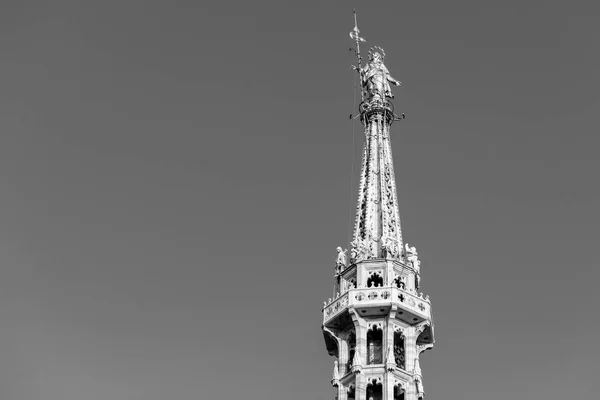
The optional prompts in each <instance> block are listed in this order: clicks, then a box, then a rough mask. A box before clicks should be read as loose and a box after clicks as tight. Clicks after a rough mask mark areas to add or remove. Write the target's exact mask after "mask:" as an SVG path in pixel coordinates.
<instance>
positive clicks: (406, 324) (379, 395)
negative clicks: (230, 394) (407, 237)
mask: <svg viewBox="0 0 600 400" xmlns="http://www.w3.org/2000/svg"><path fill="white" fill-rule="evenodd" d="M359 35H360V32H359V30H358V27H357V25H356V14H355V26H354V29H353V30H352V31H351V32H350V37H351V38H352V39H353V40H355V41H356V55H357V59H358V65H357V66H355V67H354V69H355V70H356V71H357V72H358V74H359V76H360V81H361V88H362V90H361V100H362V101H361V103H360V106H359V116H360V121H361V122H362V124H363V125H364V127H365V144H364V151H363V159H362V168H361V175H360V185H359V193H358V207H357V214H356V224H355V227H354V232H353V238H352V243H351V248H350V254H349V257H348V258H347V257H346V250H343V249H342V247H338V248H337V256H336V259H335V267H334V273H333V276H334V290H333V292H334V293H335V296H334V298H333V299H331V298H330V299H329V300H328V301H326V302H325V304H324V305H323V324H322V329H323V336H324V338H325V346H326V347H327V351H328V352H329V354H330V355H332V356H335V357H337V363H335V364H334V373H333V377H332V380H331V382H332V384H333V385H334V386H335V387H336V388H337V399H338V400H371V399H372V400H397V399H403V400H420V399H422V398H423V396H424V394H425V392H424V390H423V377H422V372H421V368H420V364H419V356H420V354H421V353H422V352H424V351H425V350H428V349H430V348H432V347H433V343H434V337H433V333H434V330H433V318H432V312H431V301H430V300H429V296H423V294H422V293H418V292H417V289H419V285H420V270H421V268H420V261H419V259H418V253H417V250H416V248H415V247H411V246H409V245H408V244H407V243H404V242H403V238H402V231H401V229H400V216H399V212H398V200H397V193H396V182H395V177H394V165H393V160H392V148H391V144H390V127H391V125H392V124H393V122H394V121H397V120H399V119H402V118H403V117H402V118H401V117H398V116H397V115H396V114H394V106H393V104H392V102H391V99H393V97H394V95H393V93H392V90H391V86H392V85H395V86H400V82H399V81H397V80H396V79H394V78H393V77H392V76H391V75H390V72H389V71H388V69H387V67H386V66H385V64H384V61H385V52H384V51H383V49H382V48H380V47H373V48H371V50H370V51H369V61H368V63H367V64H366V65H365V66H362V65H361V60H362V59H361V56H360V48H359V44H360V42H364V41H365V40H364V39H363V38H361V37H360V36H359Z"/></svg>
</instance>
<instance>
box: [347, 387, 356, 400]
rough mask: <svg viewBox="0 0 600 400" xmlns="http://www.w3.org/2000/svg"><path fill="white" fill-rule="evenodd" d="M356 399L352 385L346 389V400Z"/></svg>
mask: <svg viewBox="0 0 600 400" xmlns="http://www.w3.org/2000/svg"><path fill="white" fill-rule="evenodd" d="M355 398H356V388H355V387H354V384H352V385H350V387H349V388H348V400H354V399H355Z"/></svg>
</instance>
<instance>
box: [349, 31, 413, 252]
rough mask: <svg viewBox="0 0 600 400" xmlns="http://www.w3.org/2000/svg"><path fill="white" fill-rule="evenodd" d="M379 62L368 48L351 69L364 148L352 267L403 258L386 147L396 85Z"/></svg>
mask: <svg viewBox="0 0 600 400" xmlns="http://www.w3.org/2000/svg"><path fill="white" fill-rule="evenodd" d="M355 29H357V28H355ZM359 61H360V57H359ZM384 61H385V52H384V51H383V49H382V48H380V47H373V48H371V50H370V51H369V61H368V63H367V65H365V66H364V67H361V66H360V64H359V66H358V67H355V69H356V70H357V71H358V73H359V75H360V80H361V85H362V95H361V98H362V99H363V101H362V102H361V104H360V107H359V111H360V120H361V122H362V123H363V125H364V127H365V143H364V149H363V156H362V167H361V173H360V183H359V189H358V204H357V212H356V222H355V227H354V235H353V240H352V243H351V254H350V255H351V261H353V262H356V261H361V260H365V259H371V258H395V259H401V258H403V252H402V249H403V243H402V230H401V228H400V215H399V212H398V196H397V193H396V179H395V176H394V162H393V159H392V146H391V142H390V127H391V125H392V123H393V122H394V121H395V120H397V119H400V118H399V117H398V116H396V115H395V114H394V106H393V104H392V103H391V101H390V99H392V98H393V97H394V95H393V93H392V91H391V88H390V84H393V85H396V86H400V82H399V81H398V80H396V79H394V78H392V76H391V75H390V73H389V71H388V69H387V68H386V66H385V64H384Z"/></svg>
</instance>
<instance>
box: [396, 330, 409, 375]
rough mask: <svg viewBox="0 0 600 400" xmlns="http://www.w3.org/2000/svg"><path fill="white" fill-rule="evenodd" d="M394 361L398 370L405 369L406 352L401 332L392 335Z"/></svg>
mask: <svg viewBox="0 0 600 400" xmlns="http://www.w3.org/2000/svg"><path fill="white" fill-rule="evenodd" d="M394 361H396V366H397V367H398V368H401V369H406V350H405V347H404V335H402V332H395V333H394Z"/></svg>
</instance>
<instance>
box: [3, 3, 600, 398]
mask: <svg viewBox="0 0 600 400" xmlns="http://www.w3.org/2000/svg"><path fill="white" fill-rule="evenodd" d="M204 3H206V2H203V1H149V0H146V1H123V0H121V1H116V0H103V1H84V0H73V1H59V0H56V1H52V2H45V1H23V0H14V1H12V0H4V1H2V2H1V4H0V171H1V172H2V173H1V174H0V354H1V355H2V356H1V357H0V398H1V399H2V400H5V399H6V400H38V399H39V400H82V399H86V400H88V399H89V400H106V399H127V400H130V399H132V400H133V399H136V400H137V399H140V400H141V399H143V400H165V399H177V400H179V399H181V400H188V399H189V400H192V399H194V400H197V399H202V400H204V399H206V400H209V399H211V400H212V399H222V400H230V399H244V400H265V399H268V400H270V399H273V400H276V399H285V400H308V399H312V400H330V399H333V396H334V391H333V389H332V388H331V386H330V382H329V381H330V379H331V377H330V376H331V371H332V367H333V359H332V358H331V357H329V356H328V355H327V352H326V350H325V345H324V342H323V338H322V334H321V327H320V321H321V314H320V307H321V306H322V303H323V301H324V300H326V299H327V298H328V297H330V296H331V287H332V272H333V261H334V258H335V247H336V246H338V245H343V246H344V247H347V243H348V237H349V224H348V221H349V218H350V219H353V218H354V216H353V215H352V216H351V215H350V212H351V211H353V210H354V208H355V202H356V179H357V177H358V167H357V166H358V164H359V162H360V148H361V146H362V131H361V126H360V124H358V123H357V124H356V125H354V127H353V124H352V122H351V121H349V120H348V115H349V114H350V113H352V112H353V111H355V108H354V107H355V106H354V103H353V101H354V91H353V79H354V76H353V73H352V71H351V70H350V68H349V65H350V64H353V63H355V60H354V59H353V56H352V53H351V52H349V51H348V48H349V47H350V46H351V41H350V39H349V37H348V32H349V31H350V29H351V28H352V6H353V5H352V4H351V2H347V1H344V2H343V1H338V2H334V1H327V2H324V1H302V2H296V3H295V5H289V4H288V2H285V1H269V2H267V1H221V2H214V4H211V5H205V4H204ZM356 5H357V11H358V17H359V27H360V29H361V33H362V35H363V36H364V37H365V38H366V39H367V40H368V43H367V45H369V46H373V45H379V46H382V47H383V48H384V49H385V51H386V54H387V58H386V65H387V67H388V68H389V70H390V72H391V74H392V75H393V76H394V77H395V78H397V79H399V80H400V81H402V82H403V86H402V88H396V89H395V93H396V100H395V105H396V110H397V111H399V112H404V113H405V114H406V116H407V118H406V119H405V120H403V121H401V122H398V123H396V124H394V125H393V128H392V131H393V139H392V140H393V151H394V160H395V170H396V179H397V185H398V192H399V202H400V214H401V217H402V228H403V233H404V236H405V238H406V240H407V241H408V242H409V243H410V244H411V245H414V246H416V247H417V249H418V251H419V255H420V257H421V260H422V264H421V265H422V267H421V268H422V284H423V285H422V289H423V291H424V292H425V293H426V294H429V295H430V296H431V299H432V301H433V306H434V311H435V317H436V320H435V322H436V346H435V348H434V349H433V350H432V351H429V352H427V353H425V354H424V355H423V356H422V369H423V373H424V385H425V391H426V392H427V398H429V399H445V400H479V399H483V398H484V399H486V400H504V399H507V398H521V399H527V400H542V399H543V400H551V399H565V398H577V399H582V400H583V399H596V398H597V396H598V388H597V378H598V359H600V350H599V348H600V347H599V345H598V343H597V338H598V331H599V328H600V321H599V318H598V305H599V304H600V296H599V294H598V290H597V286H598V284H599V282H600V272H599V265H600V254H599V252H598V248H599V245H598V243H599V240H600V230H599V225H600V213H599V211H598V204H599V202H600V187H599V185H598V174H599V171H600V157H599V155H598V149H599V148H600V139H599V137H598V133H599V132H600V122H599V120H598V116H599V115H600V75H599V74H598V71H599V70H600V16H599V15H600V11H599V7H598V5H597V4H596V2H594V1H589V2H579V1H570V2H564V1H549V0H545V1H523V0H519V1H517V0H504V1H494V2H490V1H488V2H484V1H480V0H478V1H475V0H455V1H447V0H430V1H387V2H367V1H363V2H357V4H356ZM353 132H354V134H353ZM353 165H354V168H353ZM353 170H354V174H353V173H352V171H353Z"/></svg>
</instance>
